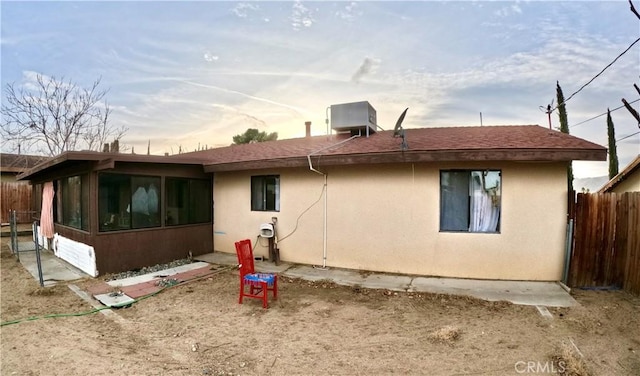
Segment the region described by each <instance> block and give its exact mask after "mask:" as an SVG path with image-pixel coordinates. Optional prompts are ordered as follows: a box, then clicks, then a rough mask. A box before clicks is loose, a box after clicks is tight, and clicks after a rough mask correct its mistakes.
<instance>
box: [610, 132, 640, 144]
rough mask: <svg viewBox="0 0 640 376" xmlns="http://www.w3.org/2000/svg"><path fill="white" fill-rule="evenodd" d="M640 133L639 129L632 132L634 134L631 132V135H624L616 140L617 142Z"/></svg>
mask: <svg viewBox="0 0 640 376" xmlns="http://www.w3.org/2000/svg"><path fill="white" fill-rule="evenodd" d="M639 133H640V131H637V132H636V133H632V134H630V135H628V136H624V137H622V138H619V139H617V140H616V142H618V141H622V140H626V139H627V138H629V137H633V136H635V135H637V134H639Z"/></svg>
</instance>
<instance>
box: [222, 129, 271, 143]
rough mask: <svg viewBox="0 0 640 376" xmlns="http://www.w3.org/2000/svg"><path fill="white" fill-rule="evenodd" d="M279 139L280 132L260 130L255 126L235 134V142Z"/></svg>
mask: <svg viewBox="0 0 640 376" xmlns="http://www.w3.org/2000/svg"><path fill="white" fill-rule="evenodd" d="M277 139H278V132H272V133H267V132H264V131H263V132H260V131H258V130H257V129H255V128H248V129H247V130H246V131H245V132H244V133H242V134H238V135H235V136H233V143H234V144H236V145H239V144H250V143H254V142H264V141H275V140H277Z"/></svg>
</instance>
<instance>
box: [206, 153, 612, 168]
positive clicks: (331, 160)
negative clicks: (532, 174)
mask: <svg viewBox="0 0 640 376" xmlns="http://www.w3.org/2000/svg"><path fill="white" fill-rule="evenodd" d="M318 157H320V158H321V163H322V165H324V166H339V165H362V164H379V163H417V162H471V161H529V162H562V161H566V162H569V161H572V160H583V161H606V159H607V150H606V149H604V148H602V149H592V150H591V149H588V150H585V149H578V150H572V149H476V150H433V151H411V150H409V151H398V152H386V153H363V154H314V155H313V156H312V157H311V158H312V159H313V160H316V159H317V158H318ZM308 163H309V162H308V159H307V157H300V156H298V157H290V158H276V159H263V160H259V159H257V160H248V161H238V162H230V163H215V162H213V163H205V166H204V171H205V172H225V171H242V170H262V169H270V168H290V167H304V166H308V165H309V164H308Z"/></svg>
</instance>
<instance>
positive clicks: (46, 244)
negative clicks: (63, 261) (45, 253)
mask: <svg viewBox="0 0 640 376" xmlns="http://www.w3.org/2000/svg"><path fill="white" fill-rule="evenodd" d="M36 236H37V237H38V245H40V247H42V248H44V249H49V242H48V241H47V238H45V237H44V235H42V231H41V230H40V226H37V227H36V232H34V233H33V241H34V242H35V241H36Z"/></svg>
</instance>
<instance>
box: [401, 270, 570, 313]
mask: <svg viewBox="0 0 640 376" xmlns="http://www.w3.org/2000/svg"><path fill="white" fill-rule="evenodd" d="M409 291H416V292H430V293H436V294H455V295H469V296H473V297H476V298H479V299H484V300H489V301H500V300H506V301H509V302H511V303H514V304H521V305H533V306H537V305H539V306H548V307H571V306H574V305H577V304H578V303H577V302H576V301H575V299H573V297H571V295H570V294H569V293H568V292H567V291H566V290H565V289H563V288H562V286H560V285H559V284H558V283H557V282H537V281H490V280H477V279H458V278H428V277H415V278H414V279H413V281H412V282H411V286H410V288H409Z"/></svg>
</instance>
